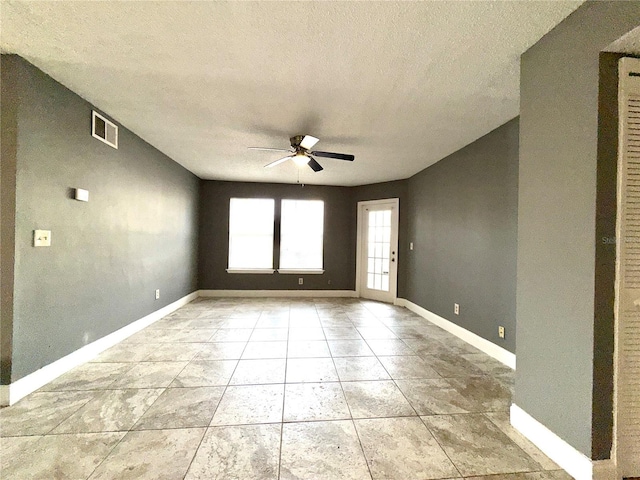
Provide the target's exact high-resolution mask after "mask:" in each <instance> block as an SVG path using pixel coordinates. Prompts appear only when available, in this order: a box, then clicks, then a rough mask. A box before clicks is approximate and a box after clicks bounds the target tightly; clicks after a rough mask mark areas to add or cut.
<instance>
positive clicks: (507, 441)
mask: <svg viewBox="0 0 640 480" xmlns="http://www.w3.org/2000/svg"><path fill="white" fill-rule="evenodd" d="M512 385H513V372H512V371H510V370H509V369H508V368H506V367H505V366H503V365H502V364H500V363H499V362H497V361H495V360H493V359H492V358H490V357H488V356H487V355H485V354H483V353H481V352H479V351H478V350H476V349H474V348H473V347H471V346H469V345H467V344H466V343H464V342H462V341H460V340H459V339H457V338H456V337H453V336H452V335H450V334H448V333H447V332H445V331H443V330H441V329H440V328H438V327H436V326H434V325H432V324H430V323H429V322H427V321H426V320H424V319H422V318H420V317H418V316H416V315H414V314H413V313H411V312H410V311H408V310H406V309H402V308H398V307H393V306H390V305H385V304H380V303H376V302H370V301H362V300H358V299H314V300H311V299H310V300H299V299H295V300H294V299H199V300H197V301H194V302H192V303H190V304H189V305H186V306H185V307H183V308H181V309H180V310H178V311H176V312H174V313H173V314H171V315H169V316H168V317H166V318H163V319H162V320H159V321H158V322H156V323H155V324H153V325H152V326H150V327H148V328H146V329H145V330H143V331H141V332H139V333H137V334H135V335H133V336H131V337H129V338H128V339H127V340H125V341H124V342H122V343H121V344H119V345H117V346H115V347H113V348H111V349H109V350H107V351H105V352H103V353H102V354H101V355H100V356H99V357H97V358H96V359H95V360H93V361H92V362H90V363H87V364H85V365H82V366H80V367H78V368H76V369H74V370H73V371H71V372H69V373H67V374H65V375H63V376H62V377H59V378H58V379H56V380H55V381H54V382H52V383H50V384H48V385H46V386H45V387H43V388H42V389H41V390H39V391H37V392H34V393H33V394H31V395H29V396H28V397H26V398H24V399H23V400H21V401H20V402H18V403H17V404H15V405H14V406H12V407H8V408H4V409H2V410H0V436H1V437H2V438H1V439H0V441H1V454H2V457H1V459H0V461H1V462H2V463H1V469H2V470H1V471H0V473H1V475H0V476H1V477H2V478H3V479H4V478H6V479H23V478H24V479H27V478H29V479H31V478H38V479H54V478H55V479H88V478H90V479H129V478H131V479H167V480H169V479H183V478H186V479H282V480H285V479H287V480H288V479H305V480H307V479H310V480H314V479H327V480H338V479H372V478H373V479H401V480H410V479H440V478H462V477H482V476H487V475H493V477H491V478H493V479H496V480H498V479H502V478H505V479H506V478H513V479H514V480H527V479H530V480H546V479H552V480H564V479H568V478H570V477H569V476H568V475H566V474H565V473H564V472H562V471H560V470H559V469H558V466H557V465H555V464H554V463H553V462H551V461H550V460H549V459H548V458H547V457H545V456H544V455H543V454H542V453H541V452H540V451H539V450H537V449H536V448H535V447H534V446H533V445H532V444H531V443H529V442H528V441H527V440H526V439H524V437H522V436H520V435H519V434H518V433H517V432H515V431H514V430H513V429H512V428H511V427H510V425H509V415H508V409H509V405H510V401H511V392H512Z"/></svg>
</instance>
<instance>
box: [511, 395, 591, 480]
mask: <svg viewBox="0 0 640 480" xmlns="http://www.w3.org/2000/svg"><path fill="white" fill-rule="evenodd" d="M511 425H513V427H514V428H515V429H516V430H518V431H519V432H520V433H522V434H523V435H524V436H525V437H527V438H528V439H529V440H530V441H531V442H532V443H533V444H534V445H535V446H536V447H538V448H539V449H540V450H542V452H543V453H544V454H545V455H546V456H547V457H549V458H550V459H551V460H553V461H554V462H556V463H557V464H558V465H559V466H560V467H561V468H562V469H563V470H565V471H566V472H567V473H568V474H569V475H571V476H572V477H573V478H575V479H576V480H593V478H594V464H593V463H592V461H591V459H590V458H588V457H587V456H586V455H584V454H583V453H582V452H580V451H578V450H576V449H575V448H573V447H572V446H571V445H569V444H568V443H567V442H565V441H564V440H562V439H561V438H560V437H559V436H557V435H556V434H555V433H553V432H552V431H551V430H549V429H548V428H547V427H545V426H544V425H543V424H541V423H540V422H538V421H537V420H536V419H535V418H533V417H532V416H531V415H529V414H528V413H527V412H525V411H524V410H522V409H521V408H520V407H518V406H517V405H516V404H512V405H511Z"/></svg>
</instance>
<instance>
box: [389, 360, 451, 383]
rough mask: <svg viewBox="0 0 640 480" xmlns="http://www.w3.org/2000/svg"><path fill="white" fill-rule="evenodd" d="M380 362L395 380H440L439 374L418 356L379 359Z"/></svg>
mask: <svg viewBox="0 0 640 480" xmlns="http://www.w3.org/2000/svg"><path fill="white" fill-rule="evenodd" d="M378 360H380V363H382V365H383V366H384V368H385V369H386V370H387V372H389V375H391V378H393V379H398V380H408V379H417V378H440V375H439V374H438V372H436V371H435V370H434V369H433V368H431V367H430V366H429V365H428V364H427V363H426V362H425V361H424V360H422V358H420V357H418V356H406V357H395V356H394V357H378Z"/></svg>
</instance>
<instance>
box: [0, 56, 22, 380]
mask: <svg viewBox="0 0 640 480" xmlns="http://www.w3.org/2000/svg"><path fill="white" fill-rule="evenodd" d="M3 67H4V62H0V88H1V89H2V90H1V94H0V132H2V133H1V135H2V136H1V138H0V157H1V158H2V161H1V162H0V298H1V303H0V360H1V363H0V384H2V385H6V384H9V383H10V382H11V344H12V334H13V278H14V276H13V267H14V265H13V263H14V252H15V235H14V232H15V220H16V218H15V217H16V215H15V214H16V153H17V136H16V132H17V126H18V125H17V123H18V91H17V78H16V76H15V75H12V74H11V70H10V69H5V68H3Z"/></svg>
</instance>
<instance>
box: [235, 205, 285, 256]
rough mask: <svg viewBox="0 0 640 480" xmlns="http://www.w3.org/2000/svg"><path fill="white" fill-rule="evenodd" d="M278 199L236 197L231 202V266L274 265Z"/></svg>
mask: <svg viewBox="0 0 640 480" xmlns="http://www.w3.org/2000/svg"><path fill="white" fill-rule="evenodd" d="M274 206H275V202H274V200H273V199H267V198H232V199H231V201H230V203H229V268H273V216H274V213H273V212H274Z"/></svg>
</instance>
